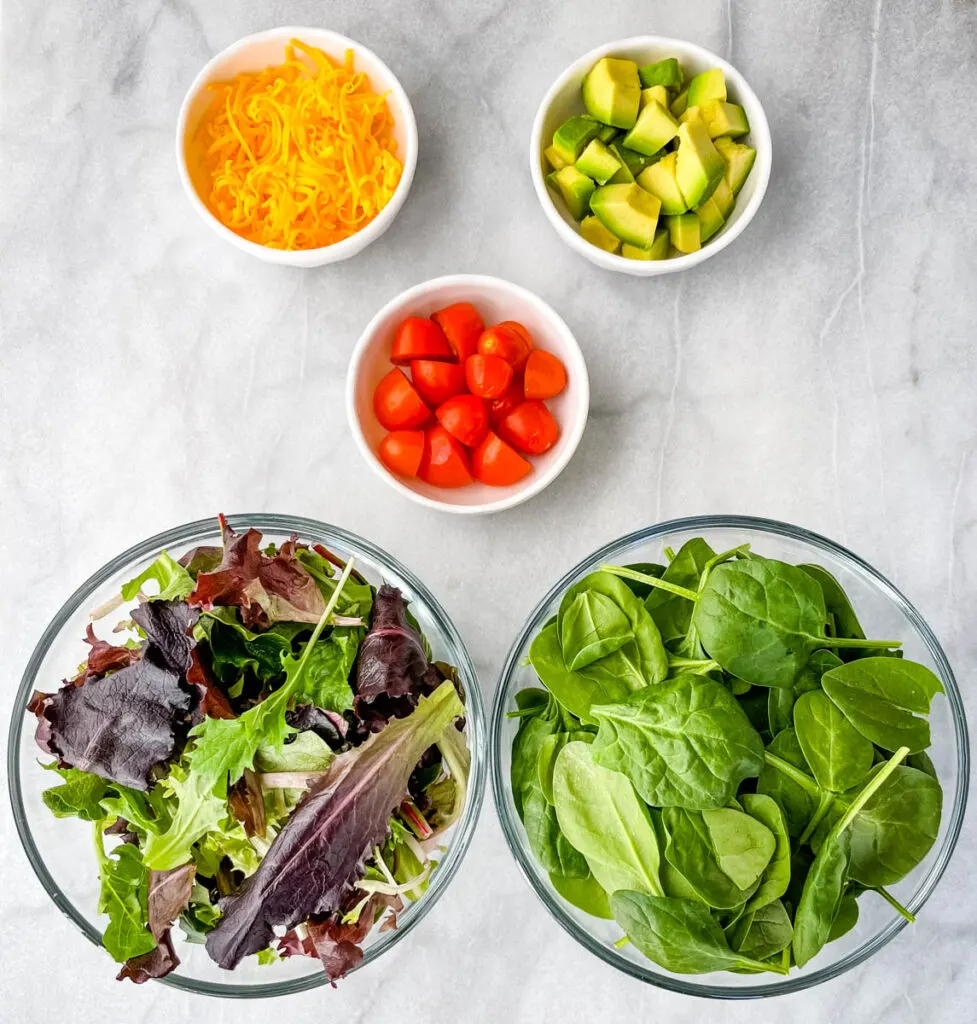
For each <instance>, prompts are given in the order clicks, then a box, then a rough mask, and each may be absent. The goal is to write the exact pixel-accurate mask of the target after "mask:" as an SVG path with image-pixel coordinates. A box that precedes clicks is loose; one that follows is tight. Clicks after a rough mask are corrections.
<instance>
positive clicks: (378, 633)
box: [29, 517, 469, 982]
mask: <svg viewBox="0 0 977 1024" xmlns="http://www.w3.org/2000/svg"><path fill="white" fill-rule="evenodd" d="M221 528H222V532H223V542H224V543H223V547H204V548H195V549H194V550H192V551H190V552H188V553H187V554H185V555H184V556H183V557H182V558H181V559H180V560H179V561H174V560H173V559H172V558H171V557H170V556H169V555H168V554H167V553H166V552H163V553H162V554H160V556H159V557H158V558H157V559H156V560H155V561H154V562H153V563H152V564H151V565H150V566H149V567H148V568H147V569H146V570H145V571H144V572H143V573H141V574H140V575H139V576H137V577H136V578H135V579H133V580H131V581H129V582H128V583H127V584H125V586H123V588H122V593H121V595H120V597H119V600H118V601H117V602H113V603H111V605H110V606H109V607H108V608H103V609H101V610H100V611H101V613H102V614H108V612H109V611H110V610H111V609H112V608H119V607H121V605H122V603H123V602H131V601H132V600H134V599H136V598H138V599H139V604H138V605H137V607H136V608H135V609H134V610H133V611H132V612H131V618H129V619H126V620H125V621H123V622H121V623H119V625H118V626H116V632H120V633H124V634H127V635H128V639H125V640H124V641H120V643H118V644H112V643H108V642H107V641H105V640H102V639H97V638H96V636H95V634H94V632H93V630H92V627H91V626H89V629H88V643H89V644H90V647H91V650H90V651H89V654H88V658H87V660H86V661H85V663H84V664H82V665H81V666H80V667H79V669H78V671H77V673H76V675H75V676H74V677H73V678H72V679H69V680H67V681H66V682H65V683H64V685H63V686H62V687H61V688H60V689H59V690H58V691H57V692H56V693H53V694H44V693H35V694H34V695H33V697H32V699H31V701H30V704H29V710H30V711H32V712H33V713H34V714H35V715H36V716H37V730H36V739H37V742H38V744H39V745H40V747H41V748H42V749H43V750H44V751H46V752H47V753H50V754H53V755H55V757H56V758H57V760H55V761H54V762H52V763H50V764H48V765H46V766H45V767H47V768H48V769H50V770H51V771H52V772H53V773H56V774H57V775H60V776H61V783H60V784H59V785H57V786H54V787H53V788H51V789H48V790H47V791H46V792H45V793H44V794H43V798H44V803H45V804H46V805H47V806H48V808H49V809H50V810H51V811H52V812H53V813H54V814H55V815H56V816H57V817H69V816H74V817H78V818H81V819H83V820H85V821H89V822H91V823H92V825H93V829H94V842H95V851H96V856H97V863H98V871H99V878H100V882H101V890H100V898H99V910H100V912H102V913H103V914H106V915H107V916H108V919H109V923H108V926H107V927H106V929H105V933H104V936H103V943H104V945H105V948H106V949H107V950H108V951H109V953H111V954H112V956H113V957H114V958H115V959H116V960H117V961H119V962H120V963H122V964H123V967H122V970H121V972H120V974H119V978H120V979H121V978H130V979H132V980H133V981H136V982H143V981H145V980H147V979H148V978H159V977H163V976H164V975H166V974H168V973H169V972H170V971H172V970H173V969H174V968H175V967H176V966H177V965H178V964H179V959H178V957H177V955H176V952H175V950H174V945H173V940H172V936H171V932H172V928H173V926H174V924H175V923H177V922H178V923H179V926H180V927H181V929H182V930H183V933H184V935H185V936H186V940H187V941H188V942H192V943H204V944H205V945H206V949H207V952H208V953H209V954H210V956H211V957H212V958H213V959H214V960H215V961H216V962H217V963H218V964H219V965H220V966H221V967H224V968H228V969H230V968H234V967H236V966H237V965H238V964H239V963H240V962H241V960H242V959H243V958H244V957H246V956H250V955H255V956H257V959H258V961H259V962H260V963H270V962H273V961H275V960H277V959H279V957H280V956H296V955H305V956H311V957H318V958H319V959H320V960H321V961H322V964H323V967H324V969H325V971H326V974H327V975H328V977H329V979H330V981H335V979H337V978H339V977H341V976H342V975H343V974H345V973H346V972H347V971H349V970H350V969H351V968H353V967H355V966H356V965H357V964H358V963H359V962H360V960H361V959H362V957H363V951H362V949H361V943H362V942H363V940H364V938H365V937H366V935H367V934H368V933H369V932H370V930H371V929H372V928H373V927H374V926H375V925H379V927H380V928H381V930H385V929H388V928H395V927H396V923H397V922H396V915H397V913H398V912H399V911H400V910H401V909H402V908H403V905H404V902H403V901H404V900H405V899H406V900H415V899H418V898H419V897H420V896H421V895H422V894H423V892H424V891H425V889H426V888H427V885H428V881H429V878H430V874H431V871H432V870H433V869H434V867H435V865H436V861H437V856H438V851H439V849H440V847H439V841H440V840H439V837H441V836H442V834H443V833H444V832H445V830H446V829H448V828H450V826H451V825H452V824H453V823H454V822H455V821H456V819H457V818H458V816H459V814H460V813H461V810H462V808H463V806H464V803H465V793H466V784H467V777H468V769H469V752H468V748H467V745H466V740H465V733H464V732H463V731H462V726H463V722H464V715H465V708H464V704H463V702H462V701H463V695H462V693H461V691H460V686H459V683H458V679H457V674H456V672H455V670H454V669H453V668H452V667H451V666H449V665H446V664H442V663H432V662H431V653H430V648H429V646H428V644H427V641H426V640H425V638H424V637H423V635H422V634H421V632H420V629H419V628H418V626H417V623H416V622H415V621H414V620H413V618H412V616H411V614H410V612H409V610H408V609H407V607H406V604H405V602H404V599H403V597H402V596H401V593H400V591H399V590H397V589H395V588H393V587H390V586H386V585H384V586H381V587H380V588H379V589H374V588H373V587H371V586H370V585H369V584H368V583H367V582H366V581H365V580H364V579H363V578H362V577H361V576H360V575H359V574H358V573H357V572H356V570H355V569H354V567H353V564H352V559H351V560H350V561H348V562H346V563H343V562H342V561H341V560H340V559H339V558H337V557H336V556H335V555H333V554H332V553H331V552H329V551H328V550H327V549H326V548H324V547H322V546H321V545H318V544H313V545H308V544H304V543H300V542H299V541H298V540H297V539H296V538H294V537H293V538H292V539H290V540H288V541H287V542H285V543H283V544H281V545H275V544H268V545H266V546H264V547H263V548H262V544H261V540H262V539H261V534H260V533H258V531H257V530H254V529H249V530H248V531H247V532H245V533H242V534H238V533H236V532H235V531H234V530H233V529H231V527H230V526H229V525H228V524H227V522H226V521H225V520H224V518H223V517H221ZM150 580H155V583H156V586H155V587H150ZM143 588H147V589H155V590H156V593H153V594H151V595H150V594H147V593H146V591H145V590H144V589H143ZM96 614H98V613H96Z"/></svg>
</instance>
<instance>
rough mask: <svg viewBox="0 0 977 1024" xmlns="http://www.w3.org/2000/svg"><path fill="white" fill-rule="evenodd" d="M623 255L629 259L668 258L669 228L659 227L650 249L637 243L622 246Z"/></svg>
mask: <svg viewBox="0 0 977 1024" xmlns="http://www.w3.org/2000/svg"><path fill="white" fill-rule="evenodd" d="M621 255H622V256H624V257H626V258H627V259H629V260H667V259H668V228H658V229H657V230H656V231H655V240H654V242H652V243H651V248H650V249H642V248H640V247H639V246H637V245H628V243H627V242H625V243H624V245H622V246H621Z"/></svg>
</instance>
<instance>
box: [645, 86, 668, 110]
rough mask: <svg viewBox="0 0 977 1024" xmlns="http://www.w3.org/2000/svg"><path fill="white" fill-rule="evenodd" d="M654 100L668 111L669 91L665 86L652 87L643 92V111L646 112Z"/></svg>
mask: <svg viewBox="0 0 977 1024" xmlns="http://www.w3.org/2000/svg"><path fill="white" fill-rule="evenodd" d="M652 100H658V102H659V103H660V104H661V105H662V106H663V107H664V108H665V109H666V110H668V102H669V101H668V90H667V89H666V88H665V86H663V85H652V86H650V87H649V88H647V89H642V90H641V110H644V108H645V107H647V106H648V104H649V103H650V102H651V101H652ZM641 110H639V111H638V113H639V114H640V113H641Z"/></svg>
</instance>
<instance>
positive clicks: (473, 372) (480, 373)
mask: <svg viewBox="0 0 977 1024" xmlns="http://www.w3.org/2000/svg"><path fill="white" fill-rule="evenodd" d="M465 380H466V381H467V383H468V390H469V391H470V392H471V393H472V394H473V395H478V397H479V398H501V397H502V396H503V395H504V394H505V392H506V389H507V388H508V387H509V385H510V384H511V383H512V367H511V366H510V365H509V364H508V363H507V362H506V361H505V360H504V359H500V358H499V357H498V356H485V355H482V354H480V353H476V354H475V355H473V356H469V357H468V358H467V359H466V360H465Z"/></svg>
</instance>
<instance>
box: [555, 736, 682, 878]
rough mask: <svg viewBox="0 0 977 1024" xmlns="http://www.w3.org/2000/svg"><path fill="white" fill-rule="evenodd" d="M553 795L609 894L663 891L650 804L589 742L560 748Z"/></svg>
mask: <svg viewBox="0 0 977 1024" xmlns="http://www.w3.org/2000/svg"><path fill="white" fill-rule="evenodd" d="M553 796H554V798H555V800H556V815H557V819H558V821H559V824H560V828H561V830H562V831H563V834H564V835H565V836H566V837H567V839H569V841H570V842H571V843H572V844H573V846H574V847H575V848H576V849H577V850H579V851H580V852H581V853H582V854H583V855H584V857H585V858H586V861H587V864H588V865H589V867H590V872H591V873H592V874H593V876H594V878H595V879H596V880H597V882H598V884H599V885H600V886H601V887H602V888H603V889H604V890H605V892H609V893H613V892H615V891H616V890H617V889H639V890H641V891H643V892H649V893H653V894H654V895H657V896H660V895H662V887H661V881H660V879H659V875H658V865H659V856H660V855H659V850H658V841H657V839H656V837H655V830H654V827H653V826H652V823H651V818H650V816H649V814H648V808H647V807H646V806H645V805H644V804H643V803H642V802H641V800H640V799H639V798H638V794H637V793H635V791H634V787H633V786H632V785H631V783H630V782H629V781H628V780H627V779H626V778H625V777H624V776H623V775H621V774H620V773H619V772H612V771H609V770H608V769H607V768H602V767H601V766H600V765H599V764H597V763H596V762H595V761H594V758H593V755H592V752H591V746H590V744H588V743H581V742H574V743H568V744H567V745H566V746H565V747H564V748H563V749H562V750H561V751H560V754H559V756H558V757H557V759H556V769H555V771H554V773H553ZM562 873H563V874H565V872H562Z"/></svg>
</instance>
